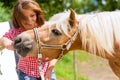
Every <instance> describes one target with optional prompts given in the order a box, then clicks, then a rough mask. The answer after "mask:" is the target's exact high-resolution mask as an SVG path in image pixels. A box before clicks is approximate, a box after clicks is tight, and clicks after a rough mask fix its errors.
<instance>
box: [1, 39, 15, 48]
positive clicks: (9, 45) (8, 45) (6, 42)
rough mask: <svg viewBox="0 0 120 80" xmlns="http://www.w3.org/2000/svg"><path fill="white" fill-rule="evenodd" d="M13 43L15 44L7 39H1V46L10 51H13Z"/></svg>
mask: <svg viewBox="0 0 120 80" xmlns="http://www.w3.org/2000/svg"><path fill="white" fill-rule="evenodd" d="M12 43H13V41H12V40H10V39H8V38H6V37H2V38H0V46H3V47H5V48H7V49H9V50H13V46H12Z"/></svg>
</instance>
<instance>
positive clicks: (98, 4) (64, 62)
mask: <svg viewBox="0 0 120 80" xmlns="http://www.w3.org/2000/svg"><path fill="white" fill-rule="evenodd" d="M36 1H37V2H38V3H39V4H40V7H41V8H42V9H43V11H44V13H45V17H46V20H48V19H49V18H50V17H51V16H52V15H54V14H56V13H58V12H63V11H65V10H68V9H70V8H72V9H74V10H75V11H76V13H78V14H85V13H89V12H101V11H115V10H119V9H120V0H36ZM15 2H16V0H0V22H2V21H8V20H10V19H11V14H12V9H13V6H14V4H15ZM76 56H77V62H82V61H87V60H89V54H87V53H86V52H83V51H79V50H78V51H76ZM55 72H56V75H57V79H58V80H74V66H73V51H70V52H69V53H68V54H66V55H65V56H64V57H63V58H62V59H61V60H60V61H59V62H58V63H57V65H56V66H55ZM78 80H89V78H86V77H85V76H83V75H81V74H79V75H78Z"/></svg>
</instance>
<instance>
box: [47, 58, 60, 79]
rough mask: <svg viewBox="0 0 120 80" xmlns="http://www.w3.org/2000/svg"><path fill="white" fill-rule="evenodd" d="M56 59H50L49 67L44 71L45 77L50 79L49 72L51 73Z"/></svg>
mask: <svg viewBox="0 0 120 80" xmlns="http://www.w3.org/2000/svg"><path fill="white" fill-rule="evenodd" d="M57 61H58V59H53V60H51V61H50V63H49V67H48V69H47V71H46V76H45V78H46V79H48V80H51V74H52V71H53V69H54V67H55V64H56V63H57Z"/></svg>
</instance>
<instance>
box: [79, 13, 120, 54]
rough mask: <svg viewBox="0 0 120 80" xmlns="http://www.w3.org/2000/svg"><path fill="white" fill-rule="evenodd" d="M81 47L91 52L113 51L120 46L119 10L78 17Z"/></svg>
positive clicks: (110, 52) (111, 52)
mask: <svg viewBox="0 0 120 80" xmlns="http://www.w3.org/2000/svg"><path fill="white" fill-rule="evenodd" d="M78 22H79V31H80V37H81V41H82V47H83V48H84V49H87V50H88V51H89V52H92V53H99V54H100V55H102V56H103V55H104V53H105V52H107V53H109V54H110V55H112V54H113V53H114V43H118V45H119V46H120V25H119V23H120V12H102V13H96V14H89V15H88V14H86V15H83V16H82V17H81V16H80V18H78Z"/></svg>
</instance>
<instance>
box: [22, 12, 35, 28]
mask: <svg viewBox="0 0 120 80" xmlns="http://www.w3.org/2000/svg"><path fill="white" fill-rule="evenodd" d="M23 15H24V18H23V19H22V21H21V22H22V25H23V27H24V29H25V30H28V29H33V28H35V27H37V23H36V20H37V16H36V13H35V12H34V11H32V10H24V11H23Z"/></svg>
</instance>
